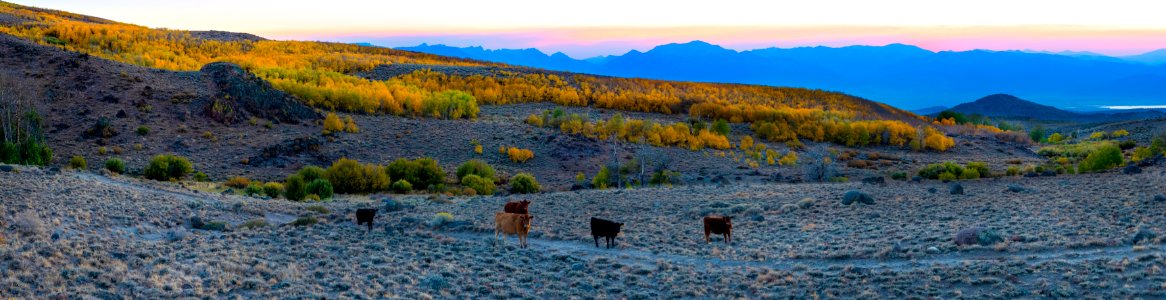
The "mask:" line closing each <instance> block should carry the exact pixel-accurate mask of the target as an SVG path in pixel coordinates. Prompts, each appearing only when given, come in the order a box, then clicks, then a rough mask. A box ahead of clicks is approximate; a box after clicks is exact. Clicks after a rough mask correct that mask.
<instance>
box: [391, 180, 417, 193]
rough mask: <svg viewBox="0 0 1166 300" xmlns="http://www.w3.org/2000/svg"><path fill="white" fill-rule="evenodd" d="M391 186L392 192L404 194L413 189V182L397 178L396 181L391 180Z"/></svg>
mask: <svg viewBox="0 0 1166 300" xmlns="http://www.w3.org/2000/svg"><path fill="white" fill-rule="evenodd" d="M392 188H393V192H395V193H398V194H404V193H408V192H409V191H412V190H413V184H410V183H409V181H408V180H404V179H401V180H397V182H393V186H392Z"/></svg>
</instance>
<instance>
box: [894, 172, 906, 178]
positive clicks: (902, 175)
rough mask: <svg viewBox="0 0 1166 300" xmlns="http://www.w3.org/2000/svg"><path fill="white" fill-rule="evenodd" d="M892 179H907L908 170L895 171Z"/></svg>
mask: <svg viewBox="0 0 1166 300" xmlns="http://www.w3.org/2000/svg"><path fill="white" fill-rule="evenodd" d="M891 179H894V180H907V172H895V173H891Z"/></svg>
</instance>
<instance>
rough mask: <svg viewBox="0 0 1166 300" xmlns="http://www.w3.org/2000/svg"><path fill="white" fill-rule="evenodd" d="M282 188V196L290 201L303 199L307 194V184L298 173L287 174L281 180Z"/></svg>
mask: <svg viewBox="0 0 1166 300" xmlns="http://www.w3.org/2000/svg"><path fill="white" fill-rule="evenodd" d="M283 190H284V192H283V195H284V197H286V198H287V199H288V200H292V201H303V200H304V197H306V196H307V195H308V185H307V183H305V182H304V178H303V177H302V176H300V175H299V174H293V175H291V176H288V177H287V179H286V180H284V181H283Z"/></svg>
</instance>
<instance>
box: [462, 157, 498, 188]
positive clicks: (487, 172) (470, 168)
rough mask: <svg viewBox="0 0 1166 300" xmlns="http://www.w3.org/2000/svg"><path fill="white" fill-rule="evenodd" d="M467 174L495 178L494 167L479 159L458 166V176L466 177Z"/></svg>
mask: <svg viewBox="0 0 1166 300" xmlns="http://www.w3.org/2000/svg"><path fill="white" fill-rule="evenodd" d="M466 175H477V176H478V177H481V178H485V179H490V180H493V179H495V178H494V167H491V166H490V164H487V163H486V162H484V161H482V160H479V159H472V160H470V161H467V162H465V163H464V164H462V165H461V166H460V167H458V168H457V178H465V177H466ZM463 184H464V183H463Z"/></svg>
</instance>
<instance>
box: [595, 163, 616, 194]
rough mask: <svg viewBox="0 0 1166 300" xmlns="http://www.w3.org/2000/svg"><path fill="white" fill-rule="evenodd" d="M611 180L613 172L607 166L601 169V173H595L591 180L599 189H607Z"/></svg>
mask: <svg viewBox="0 0 1166 300" xmlns="http://www.w3.org/2000/svg"><path fill="white" fill-rule="evenodd" d="M610 180H611V170H610V169H608V168H607V167H606V166H604V167H603V168H601V169H599V173H595V177H592V178H591V185H592V186H595V188H597V189H601V190H602V189H606V188H607V183H608V182H609V181H610Z"/></svg>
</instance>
